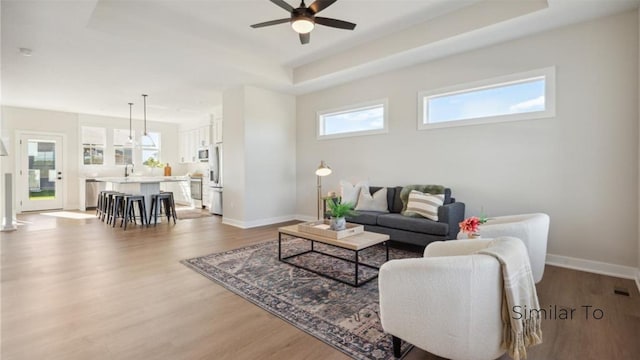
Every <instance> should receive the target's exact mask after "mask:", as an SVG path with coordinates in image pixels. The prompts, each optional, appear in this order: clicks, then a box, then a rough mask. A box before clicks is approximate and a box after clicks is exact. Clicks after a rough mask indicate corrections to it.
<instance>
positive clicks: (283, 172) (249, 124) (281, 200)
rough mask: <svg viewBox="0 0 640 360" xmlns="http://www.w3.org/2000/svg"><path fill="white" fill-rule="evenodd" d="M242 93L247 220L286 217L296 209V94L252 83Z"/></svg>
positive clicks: (277, 219) (257, 220) (292, 215)
mask: <svg viewBox="0 0 640 360" xmlns="http://www.w3.org/2000/svg"><path fill="white" fill-rule="evenodd" d="M245 94H246V95H245V161H246V176H247V178H246V190H247V192H246V196H247V200H248V203H247V208H246V220H247V221H249V222H263V221H264V220H265V219H270V220H269V221H267V222H269V223H273V222H278V221H282V220H289V219H291V218H293V217H294V215H295V213H296V212H295V210H296V190H295V189H296V171H295V164H296V121H295V119H296V117H295V116H296V115H295V111H296V102H295V97H294V96H291V95H284V94H280V93H276V92H273V91H267V90H263V89H258V88H255V87H247V88H246V92H245ZM249 204H250V206H249Z"/></svg>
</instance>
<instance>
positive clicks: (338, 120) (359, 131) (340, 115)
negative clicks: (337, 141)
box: [318, 99, 387, 139]
mask: <svg viewBox="0 0 640 360" xmlns="http://www.w3.org/2000/svg"><path fill="white" fill-rule="evenodd" d="M386 132H387V100H386V99H385V100H378V101H373V102H368V103H364V104H358V105H352V106H349V107H343V108H340V109H333V110H326V111H321V112H318V139H328V138H329V139H330V138H338V137H347V136H357V135H371V134H380V133H386Z"/></svg>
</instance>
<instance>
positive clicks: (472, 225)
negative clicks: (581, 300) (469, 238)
mask: <svg viewBox="0 0 640 360" xmlns="http://www.w3.org/2000/svg"><path fill="white" fill-rule="evenodd" d="M459 225H460V230H461V231H462V232H466V233H469V234H473V233H475V232H477V231H478V225H480V219H478V218H477V217H475V216H472V217H470V218H466V219H464V220H463V221H462V222H461V223H460V224H459Z"/></svg>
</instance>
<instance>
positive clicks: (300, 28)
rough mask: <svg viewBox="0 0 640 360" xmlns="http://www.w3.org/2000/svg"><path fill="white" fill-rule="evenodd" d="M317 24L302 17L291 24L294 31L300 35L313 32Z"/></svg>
mask: <svg viewBox="0 0 640 360" xmlns="http://www.w3.org/2000/svg"><path fill="white" fill-rule="evenodd" d="M314 26H315V24H314V23H313V21H311V20H310V19H308V18H305V17H300V18H297V19H295V20H293V21H292V22H291V27H292V28H293V30H294V31H295V32H297V33H299V34H307V33H310V32H311V30H313V28H314Z"/></svg>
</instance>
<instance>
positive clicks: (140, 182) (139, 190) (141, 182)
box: [95, 176, 190, 218]
mask: <svg viewBox="0 0 640 360" xmlns="http://www.w3.org/2000/svg"><path fill="white" fill-rule="evenodd" d="M95 180H96V181H99V182H105V183H107V186H106V189H107V190H116V191H120V192H123V193H127V194H136V195H144V200H145V201H144V202H145V206H146V207H147V218H149V217H150V215H151V195H153V194H159V193H160V183H166V182H181V181H189V180H190V178H189V177H188V176H128V177H118V176H114V177H97V178H95Z"/></svg>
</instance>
